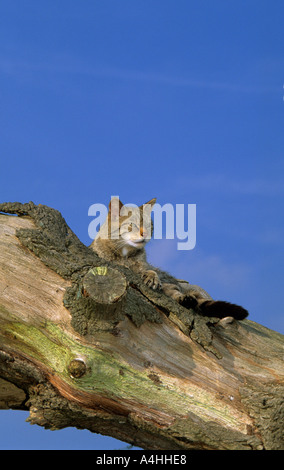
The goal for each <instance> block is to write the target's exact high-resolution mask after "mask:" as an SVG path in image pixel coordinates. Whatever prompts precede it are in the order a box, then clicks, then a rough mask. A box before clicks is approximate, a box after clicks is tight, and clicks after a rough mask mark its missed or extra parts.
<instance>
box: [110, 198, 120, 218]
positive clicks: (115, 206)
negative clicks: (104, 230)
mask: <svg viewBox="0 0 284 470" xmlns="http://www.w3.org/2000/svg"><path fill="white" fill-rule="evenodd" d="M122 207H123V204H122V202H121V201H120V199H119V197H118V196H112V197H111V200H110V203H109V205H108V209H109V216H111V217H112V219H118V218H119V215H120V209H121V208H122Z"/></svg>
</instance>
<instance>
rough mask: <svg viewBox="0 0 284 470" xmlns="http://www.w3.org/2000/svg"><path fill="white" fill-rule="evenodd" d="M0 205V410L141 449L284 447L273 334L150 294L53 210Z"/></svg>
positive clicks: (278, 340) (283, 373)
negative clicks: (209, 316)
mask: <svg viewBox="0 0 284 470" xmlns="http://www.w3.org/2000/svg"><path fill="white" fill-rule="evenodd" d="M0 211H2V212H9V213H12V214H13V213H15V214H17V215H19V217H15V216H11V215H4V214H0V408H2V409H4V408H13V409H27V410H29V412H30V415H29V421H30V422H31V423H33V424H38V425H41V426H44V427H46V428H51V429H60V428H63V427H66V426H75V427H77V428H79V429H89V430H90V431H93V432H96V433H101V434H105V435H109V436H112V437H115V438H117V439H120V440H123V441H126V442H128V443H131V444H134V445H136V446H139V447H142V448H144V449H166V450H176V449H184V450H185V449H208V450H209V449H224V450H226V449H231V450H232V449H236V450H238V449H240V450H242V449H253V450H258V449H283V448H284V442H283V422H284V420H283V417H284V399H283V397H284V393H283V391H284V384H283V379H284V370H283V356H284V342H283V336H282V335H280V334H279V333H277V332H274V331H272V330H269V329H267V328H265V327H263V326H261V325H259V324H256V323H254V322H252V321H250V320H244V321H242V322H237V321H232V322H230V321H229V320H228V321H226V320H221V321H219V320H218V319H207V318H205V317H200V316H198V315H196V314H194V312H192V311H191V310H186V309H185V308H183V307H181V306H179V305H178V304H177V303H176V302H174V301H173V300H172V299H168V298H166V297H165V296H164V295H163V294H160V293H155V292H153V291H151V289H149V288H147V287H146V286H144V285H143V283H142V282H141V280H139V279H138V278H137V277H136V275H135V274H133V273H132V272H130V270H128V269H126V268H123V267H120V266H117V265H115V264H112V263H106V262H104V260H101V259H99V258H98V257H97V256H96V255H95V254H94V253H93V252H91V250H89V249H88V248H87V247H85V246H84V245H83V244H82V243H81V242H80V241H79V240H78V239H77V238H76V236H75V235H74V234H73V232H72V231H71V230H70V229H69V227H68V226H67V224H66V222H65V221H64V219H63V218H62V216H61V214H59V213H58V212H57V211H54V210H52V209H49V208H45V206H35V205H33V204H32V203H29V204H18V203H15V204H6V205H5V204H2V205H1V204H0ZM55 229H56V230H55Z"/></svg>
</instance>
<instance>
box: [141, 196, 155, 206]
mask: <svg viewBox="0 0 284 470" xmlns="http://www.w3.org/2000/svg"><path fill="white" fill-rule="evenodd" d="M156 201H157V198H156V197H153V199H151V200H150V201H148V202H145V204H143V206H147V205H148V204H149V205H150V206H151V207H153V206H154V204H156ZM143 206H142V207H143Z"/></svg>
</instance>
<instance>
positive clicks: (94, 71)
mask: <svg viewBox="0 0 284 470" xmlns="http://www.w3.org/2000/svg"><path fill="white" fill-rule="evenodd" d="M283 17H284V4H283V2H282V0H273V2H271V1H268V0H245V1H244V0H238V1H236V0H193V1H190V0H178V1H173V0H155V1H153V0H151V1H150V0H143V1H140V0H135V2H134V1H131V0H121V1H119V2H118V1H116V0H104V1H103V2H102V1H101V2H100V1H98V0H84V2H79V1H74V0H68V1H67V0H60V2H58V1H54V0H51V1H43V0H40V1H39V0H26V1H25V2H23V1H21V0H9V1H8V0H2V2H1V4H0V124H1V127H0V162H1V172H0V200H1V201H20V202H27V201H30V200H32V201H34V202H35V203H42V204H46V205H49V206H51V207H54V208H56V209H58V210H60V211H61V212H62V214H63V216H64V217H65V219H66V220H67V222H68V224H69V225H70V227H71V228H72V230H73V231H74V232H75V233H76V234H77V235H78V236H79V238H80V239H81V240H82V241H83V242H84V243H86V244H90V243H91V240H90V238H89V236H88V225H89V223H90V222H91V219H90V217H89V216H88V208H89V206H90V205H92V204H94V203H103V204H108V202H109V199H110V197H111V196H112V195H119V196H120V198H121V200H122V201H123V202H124V203H127V202H128V203H129V202H131V203H137V204H142V203H143V202H146V201H148V200H149V199H151V198H152V197H157V201H158V202H159V203H160V204H161V205H163V204H165V203H172V204H177V203H179V204H185V205H187V204H196V206H197V244H196V248H195V249H194V250H192V251H187V252H186V251H177V243H176V240H164V239H163V240H152V241H151V242H150V243H149V247H148V253H149V261H151V262H152V263H153V264H156V265H157V266H160V267H161V268H163V269H166V270H168V271H170V272H171V273H172V274H174V275H176V276H177V277H179V278H184V279H187V280H189V281H190V282H192V283H196V284H199V285H202V286H203V287H204V288H205V289H207V290H208V291H209V292H210V293H211V295H212V296H213V297H215V298H219V299H224V300H229V301H232V302H235V303H239V304H241V305H243V306H245V307H246V308H247V309H248V310H249V312H250V318H251V319H252V320H253V321H256V322H258V323H261V324H263V325H265V326H267V327H269V328H272V329H275V330H277V331H280V332H282V333H283V332H284V322H283V313H282V305H281V304H280V295H281V292H282V289H283V252H284V250H283V237H284V224H283V195H284V183H283V173H284V171H283V170H284V159H283V150H284V132H283V125H284V100H283V96H284V89H283V84H284V30H283ZM2 415H3V417H2ZM23 415H25V413H20V412H19V413H16V414H15V413H13V412H11V411H9V412H0V446H1V448H11V446H12V448H16V447H17V442H18V446H20V445H23V446H24V447H25V446H26V447H27V448H33V446H35V447H36V446H37V445H38V446H39V448H48V446H50V447H52V448H54V446H55V447H56V448H70V447H69V446H70V442H71V443H73V444H74V446H78V447H76V448H82V449H83V448H96V446H98V447H97V448H100V449H107V448H114V449H115V448H121V447H122V446H123V445H124V444H122V443H120V442H118V441H115V440H112V439H110V440H109V439H107V438H102V439H103V441H101V440H99V438H98V437H97V436H96V435H93V434H91V433H89V432H87V431H86V432H85V431H77V430H73V429H68V430H64V431H60V432H59V431H58V432H56V433H51V432H48V431H46V432H44V430H41V429H40V428H39V427H36V426H30V425H29V424H26V423H24V422H23V421H24V419H25V418H23ZM25 417H26V415H25ZM7 423H10V425H11V423H13V433H12V434H9V433H8V432H6V429H7ZM17 430H19V432H18V431H17ZM17 432H18V437H17ZM82 433H84V434H82ZM51 435H52V436H53V437H52V438H51V437H50V436H51ZM82 436H84V438H83V437H82ZM20 443H21V444H20ZM109 446H110V447H109Z"/></svg>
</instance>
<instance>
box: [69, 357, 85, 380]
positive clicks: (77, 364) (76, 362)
mask: <svg viewBox="0 0 284 470" xmlns="http://www.w3.org/2000/svg"><path fill="white" fill-rule="evenodd" d="M86 370H87V367H86V364H85V362H84V361H83V360H82V359H73V360H72V361H71V362H70V363H69V364H68V372H69V374H70V375H71V376H72V377H74V378H75V379H79V378H80V377H82V376H83V375H84V374H85V373H86Z"/></svg>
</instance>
